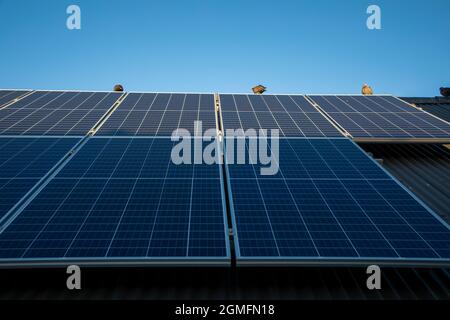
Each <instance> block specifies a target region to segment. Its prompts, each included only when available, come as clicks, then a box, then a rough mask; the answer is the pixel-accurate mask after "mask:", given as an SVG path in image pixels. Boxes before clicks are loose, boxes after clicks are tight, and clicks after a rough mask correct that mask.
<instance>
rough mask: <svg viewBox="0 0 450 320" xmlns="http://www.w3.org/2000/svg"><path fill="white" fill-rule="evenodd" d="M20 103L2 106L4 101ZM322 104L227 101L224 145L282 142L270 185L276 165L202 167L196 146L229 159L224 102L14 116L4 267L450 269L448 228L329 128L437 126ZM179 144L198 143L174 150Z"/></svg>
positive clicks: (128, 98) (1, 172)
mask: <svg viewBox="0 0 450 320" xmlns="http://www.w3.org/2000/svg"><path fill="white" fill-rule="evenodd" d="M10 94H13V93H6V92H3V91H0V101H1V99H2V97H3V96H4V97H6V96H7V95H10ZM120 97H122V99H120V100H119V98H120ZM5 99H6V98H5ZM308 99H309V98H306V97H305V96H294V95H291V96H289V95H274V96H272V95H265V96H256V95H220V102H221V110H220V112H218V113H217V118H218V119H221V120H222V121H221V123H219V124H220V125H221V126H222V128H221V129H222V130H223V131H224V132H226V130H227V129H232V130H236V129H244V130H247V129H256V130H257V129H279V130H280V136H281V139H280V140H279V144H280V149H279V150H280V153H279V157H278V158H277V159H276V161H277V163H278V164H279V166H280V170H279V171H278V173H277V174H275V175H273V176H265V175H261V172H260V169H261V165H258V164H249V163H247V164H240V165H233V164H231V163H230V161H229V159H230V157H229V156H230V155H231V156H232V157H234V154H233V153H232V152H231V148H227V149H225V158H226V159H227V162H226V164H225V165H224V166H222V165H221V164H217V163H214V164H212V165H210V164H206V163H205V162H204V161H203V162H199V163H197V162H195V161H196V160H198V159H197V157H198V154H199V152H198V151H199V150H196V147H197V148H198V147H199V146H200V151H201V152H202V153H204V152H206V151H213V152H212V153H213V154H214V156H216V157H217V156H218V154H219V153H220V151H219V150H220V148H219V146H220V145H221V142H217V141H214V142H213V143H212V144H211V142H209V140H210V139H209V138H211V136H216V134H217V130H216V129H217V128H216V111H215V98H214V95H212V94H175V93H174V94H171V93H128V94H125V95H123V96H122V94H121V93H106V92H105V93H102V92H96V93H95V92H56V91H36V92H33V93H32V94H30V95H28V96H25V97H22V98H21V99H19V100H18V101H16V102H15V103H13V104H11V105H8V106H7V107H5V108H3V109H0V191H1V192H2V193H1V194H0V210H2V211H1V212H0V265H13V266H15V265H24V264H31V265H33V264H50V265H53V264H67V263H69V262H76V263H92V264H102V263H119V264H141V263H143V264H179V265H186V264H226V265H227V264H228V265H229V264H230V263H231V259H232V258H231V256H232V255H231V248H234V249H233V250H235V252H236V261H237V263H238V264H241V263H242V264H245V263H254V264H266V263H274V264H278V263H280V264H284V263H347V264H360V263H364V262H367V261H369V260H370V261H376V262H378V263H393V264H397V263H398V264H401V263H407V264H408V263H409V264H416V263H428V264H434V263H439V264H449V263H450V252H449V251H450V238H449V237H450V233H449V227H448V225H446V224H445V223H444V222H442V221H441V220H440V219H439V218H437V216H436V215H435V214H434V213H432V212H431V211H429V209H427V208H426V207H425V206H424V205H422V204H421V203H420V202H419V201H418V200H417V199H416V198H415V197H414V196H412V195H411V194H410V193H408V192H407V191H406V189H404V188H403V187H402V186H401V185H400V184H399V183H397V182H396V181H395V180H394V179H393V178H392V177H391V176H389V175H388V174H387V173H386V172H385V171H384V170H382V169H381V168H380V167H379V165H377V164H376V163H375V162H374V161H372V160H371V159H370V158H369V157H368V156H367V155H366V154H364V153H363V151H361V149H359V148H358V147H357V146H356V145H355V144H354V143H353V142H352V141H350V140H349V139H348V138H345V137H344V136H343V134H342V133H341V131H340V130H338V129H337V125H335V124H333V123H332V122H331V121H330V120H329V119H327V118H326V117H325V116H324V113H327V115H328V116H329V117H331V118H332V116H336V117H337V116H339V115H341V114H343V113H345V114H347V113H349V114H351V116H352V117H354V114H361V115H366V116H367V117H369V115H367V114H369V113H373V112H377V113H379V114H381V115H382V116H383V117H385V118H386V117H388V116H390V114H402V115H401V116H402V117H403V114H408V115H409V114H413V115H417V116H418V117H422V116H423V113H421V111H420V110H416V109H413V110H412V111H411V110H410V108H411V107H410V106H409V105H407V104H404V103H402V102H400V100H396V99H395V98H392V97H372V98H370V99H369V101H370V102H366V101H365V100H361V97H333V98H326V99H325V98H324V99H325V100H321V99H322V97H313V99H314V101H315V102H316V103H317V104H319V105H320V107H318V106H317V105H313V104H312V103H310V101H309V100H308ZM336 99H338V100H336ZM324 101H326V103H325V102H324ZM337 101H341V102H342V103H343V104H342V105H338V102H337ZM355 101H356V102H355ZM113 106H114V108H113ZM343 106H345V107H348V108H350V109H340V108H344V107H343ZM386 106H389V107H390V108H394V107H395V108H396V109H395V110H394V111H393V110H388V109H387V107H386ZM333 108H334V109H333ZM357 108H359V109H357ZM364 108H366V109H364ZM377 108H378V109H377ZM320 109H322V110H320ZM349 110H352V111H349ZM356 110H358V111H356ZM368 110H372V111H368ZM383 110H386V111H383ZM370 116H372V115H370ZM100 119H101V120H102V121H101V122H99V120H100ZM355 119H356V118H355ZM424 119H425V120H424V121H426V122H427V123H428V121H429V119H428V118H426V117H425V118H424ZM433 119H434V118H433ZM334 120H335V121H336V122H337V123H338V124H339V125H341V123H339V121H337V120H336V119H334ZM195 121H201V123H202V129H201V131H195V130H194V122H195ZM430 121H431V120H430ZM359 125H360V127H361V128H363V129H364V130H365V131H366V132H367V133H369V132H370V133H371V137H375V138H376V137H378V136H377V134H376V132H375V131H374V130H373V128H372V127H370V126H368V125H367V123H364V122H361V123H359ZM397 125H398V126H399V127H401V129H402V130H403V131H408V130H410V127H408V126H406V125H405V123H400V122H399V123H397ZM415 125H416V126H417V127H418V128H419V127H420V130H424V131H425V132H427V134H429V135H430V136H432V137H438V136H439V134H440V133H439V132H438V130H437V129H436V128H434V127H425V126H424V124H423V123H419V122H415ZM94 126H95V128H96V130H95V131H92V129H93V128H94ZM341 126H342V127H343V128H345V129H347V127H346V126H344V125H341ZM219 128H220V127H219ZM97 129H98V130H97ZM179 129H187V130H188V131H189V133H190V134H194V135H195V136H197V137H196V138H194V137H190V138H188V139H185V140H182V141H181V144H180V142H178V141H175V140H174V141H172V139H171V135H172V133H173V132H176V131H178V133H181V130H179ZM207 129H213V130H212V131H211V132H210V133H209V135H210V136H209V137H208V138H207V139H202V138H201V137H200V134H203V131H205V130H207ZM388 129H389V127H387V126H385V130H388ZM416 129H417V128H416ZM435 129H436V130H435ZM411 130H412V129H411ZM439 130H444V132H446V129H445V128H443V127H439ZM347 131H349V130H347ZM349 132H350V131H349ZM411 132H412V131H411ZM350 133H351V132H350ZM389 134H391V135H392V136H394V134H392V133H389ZM408 134H410V133H408ZM352 135H353V134H352ZM396 137H397V138H398V137H400V135H397V136H396ZM408 138H409V137H408ZM241 139H242V138H241ZM203 140H205V141H203ZM226 140H227V145H228V147H230V144H231V142H230V141H231V137H230V135H227V139H226ZM186 141H188V143H187V144H186ZM261 141H262V142H264V140H260V141H259V143H261ZM277 141H278V140H277ZM181 145H183V146H185V147H186V145H188V146H189V147H188V149H186V150H182V151H181V150H180V149H179V147H180V146H181ZM175 146H176V147H175ZM271 146H272V147H274V144H272V145H271ZM174 147H175V148H174ZM211 147H215V149H214V148H211ZM213 149H214V150H213ZM234 150H237V148H235V149H234ZM269 151H273V150H269ZM200 154H201V153H200ZM204 155H205V154H203V156H204ZM174 157H178V158H180V159H181V158H182V159H183V161H184V163H182V164H178V165H177V164H175V163H174V161H173V160H174ZM216 160H217V159H216ZM193 161H194V162H195V164H193V163H192V162H193ZM223 169H225V172H226V177H223V175H222V172H223ZM225 178H226V179H225ZM225 188H227V190H225ZM225 191H227V193H226V192H225ZM227 202H228V205H229V206H228V207H229V211H228V210H227ZM2 217H3V218H2ZM228 221H232V224H233V225H232V226H228ZM228 227H232V230H233V235H234V246H231V244H230V239H229V234H228Z"/></svg>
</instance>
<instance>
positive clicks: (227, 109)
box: [220, 94, 342, 137]
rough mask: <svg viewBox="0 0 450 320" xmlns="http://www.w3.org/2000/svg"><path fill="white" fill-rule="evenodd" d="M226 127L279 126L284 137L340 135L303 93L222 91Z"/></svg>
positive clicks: (256, 127)
mask: <svg viewBox="0 0 450 320" xmlns="http://www.w3.org/2000/svg"><path fill="white" fill-rule="evenodd" d="M220 104H221V110H222V121H223V126H224V128H225V129H232V130H237V129H243V130H244V131H245V130H248V129H256V130H259V129H267V130H270V129H278V130H279V135H280V136H282V137H341V136H342V134H341V133H340V132H339V131H338V130H337V129H336V128H335V127H334V126H333V125H332V124H331V122H329V121H328V120H327V119H326V118H325V117H324V116H323V115H321V114H320V112H319V111H317V109H316V108H314V107H313V106H312V105H311V103H309V102H308V100H306V99H305V97H304V96H288V95H264V96H261V95H239V94H234V95H232V94H221V95H220Z"/></svg>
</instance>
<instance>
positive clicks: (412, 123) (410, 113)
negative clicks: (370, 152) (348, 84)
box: [309, 96, 450, 141]
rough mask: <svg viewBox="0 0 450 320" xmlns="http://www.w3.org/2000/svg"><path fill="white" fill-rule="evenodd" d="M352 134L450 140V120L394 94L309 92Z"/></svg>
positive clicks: (355, 136)
mask: <svg viewBox="0 0 450 320" xmlns="http://www.w3.org/2000/svg"><path fill="white" fill-rule="evenodd" d="M309 98H311V99H312V100H313V101H314V102H315V103H317V104H318V105H319V107H320V108H321V109H322V110H323V111H324V112H326V114H327V115H328V116H329V117H330V118H332V119H333V120H334V121H336V122H337V123H338V124H339V125H340V126H341V127H342V128H344V129H345V130H346V131H347V132H349V133H350V134H351V136H352V137H354V138H356V139H358V138H366V139H367V138H369V140H370V139H375V138H380V139H395V140H401V139H436V140H445V141H447V140H448V141H450V124H449V123H447V122H445V121H443V120H441V119H439V118H437V117H434V116H432V115H430V114H428V113H425V112H423V111H422V110H420V109H417V108H414V107H412V106H410V105H408V104H407V103H405V102H403V101H401V100H399V99H397V98H395V97H392V96H309Z"/></svg>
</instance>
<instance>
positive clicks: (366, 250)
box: [228, 139, 450, 264]
mask: <svg viewBox="0 0 450 320" xmlns="http://www.w3.org/2000/svg"><path fill="white" fill-rule="evenodd" d="M229 143H231V142H229ZM279 149H280V154H279V163H280V170H279V171H278V173H277V174H276V175H274V176H262V175H260V170H259V169H260V166H256V165H253V166H250V165H237V164H235V165H230V164H228V172H229V173H228V174H229V180H230V190H229V191H230V194H232V204H231V205H232V208H233V219H234V224H235V226H234V227H235V228H236V230H237V233H236V234H235V242H236V248H237V262H238V263H255V262H256V263H258V262H267V263H275V264H276V263H280V262H281V261H282V263H286V262H292V263H299V264H302V263H315V262H319V261H320V262H323V263H331V264H332V263H337V262H340V263H348V264H358V263H363V262H364V261H366V262H367V261H375V262H379V263H382V262H385V263H392V264H396V263H398V264H402V263H405V264H408V263H411V264H414V263H420V262H429V263H432V262H435V263H438V264H439V263H441V264H448V263H450V232H449V226H448V225H446V224H445V222H442V221H441V220H440V219H438V218H436V217H437V216H436V215H434V214H432V213H431V211H428V209H426V208H425V207H424V206H423V205H422V204H420V203H419V202H418V201H417V200H416V199H415V198H414V197H413V196H411V195H410V194H409V193H408V192H407V191H405V189H403V188H402V187H401V186H400V185H399V184H398V183H397V182H396V181H394V180H393V179H392V178H391V177H390V176H388V175H387V174H386V173H385V172H384V171H383V170H382V169H381V168H380V167H379V166H378V165H377V164H376V163H375V162H374V161H372V160H371V159H369V158H368V157H367V156H366V155H365V154H364V153H363V152H362V151H361V150H360V149H359V148H358V147H357V146H356V145H355V144H353V143H352V142H351V141H350V140H348V139H281V140H280V147H279Z"/></svg>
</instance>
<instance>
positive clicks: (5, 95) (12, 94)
mask: <svg viewBox="0 0 450 320" xmlns="http://www.w3.org/2000/svg"><path fill="white" fill-rule="evenodd" d="M28 92H29V91H24V90H0V108H1V107H2V106H3V105H5V104H7V103H8V102H11V101H12V100H14V99H16V98H18V97H20V96H22V95H24V94H26V93H28Z"/></svg>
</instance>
